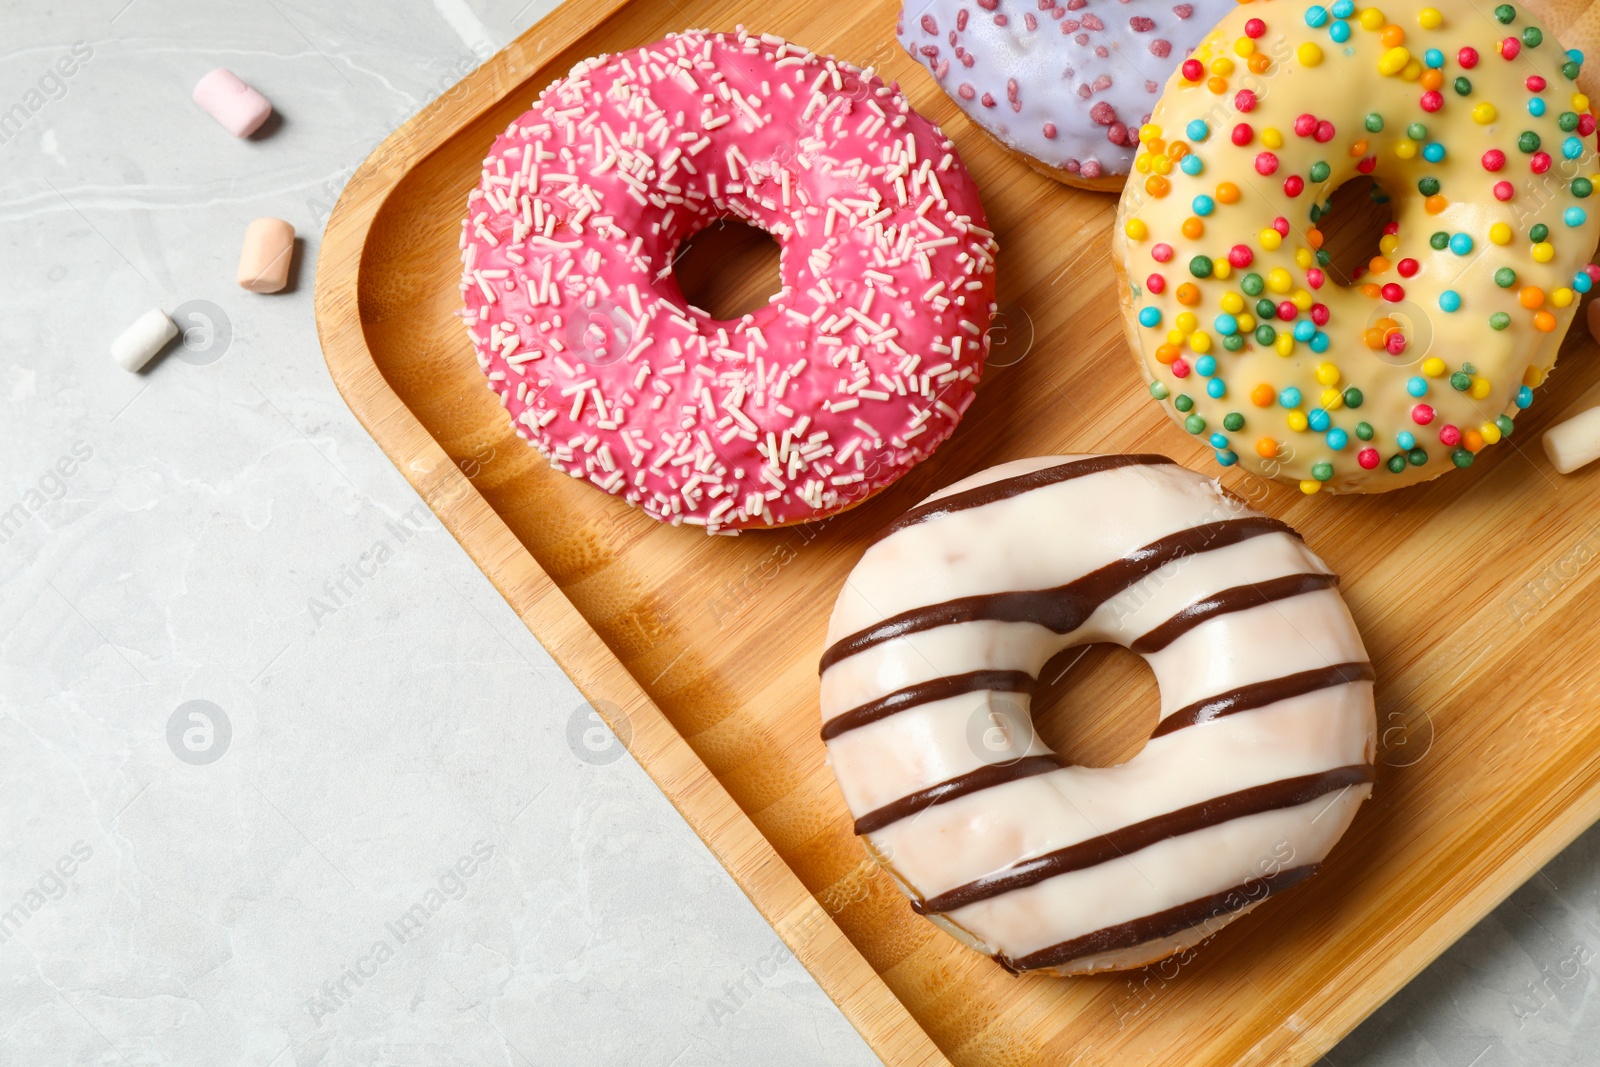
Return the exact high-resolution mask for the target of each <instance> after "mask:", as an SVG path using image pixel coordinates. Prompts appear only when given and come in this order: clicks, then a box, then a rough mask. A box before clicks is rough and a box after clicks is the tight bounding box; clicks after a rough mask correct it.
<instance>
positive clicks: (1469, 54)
mask: <svg viewBox="0 0 1600 1067" xmlns="http://www.w3.org/2000/svg"><path fill="white" fill-rule="evenodd" d="M1456 62H1457V63H1460V64H1461V65H1462V66H1463V67H1465V68H1466V69H1467V70H1471V69H1472V68H1473V67H1476V66H1477V65H1478V50H1477V49H1476V48H1463V49H1462V50H1461V51H1459V52H1457V53H1456ZM1530 88H1531V87H1530ZM1534 92H1538V90H1537V89H1535V90H1534Z"/></svg>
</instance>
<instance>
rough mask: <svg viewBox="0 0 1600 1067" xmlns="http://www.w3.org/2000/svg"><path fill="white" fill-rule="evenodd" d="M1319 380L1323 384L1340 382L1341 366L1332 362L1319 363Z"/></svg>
mask: <svg viewBox="0 0 1600 1067" xmlns="http://www.w3.org/2000/svg"><path fill="white" fill-rule="evenodd" d="M1317 381H1319V382H1321V383H1322V384H1323V385H1338V384H1339V368H1338V367H1335V366H1334V365H1333V364H1332V363H1319V364H1317Z"/></svg>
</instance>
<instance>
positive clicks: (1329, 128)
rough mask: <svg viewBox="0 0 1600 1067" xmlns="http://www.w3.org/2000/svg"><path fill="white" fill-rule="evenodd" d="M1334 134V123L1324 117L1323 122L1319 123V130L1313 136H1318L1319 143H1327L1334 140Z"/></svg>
mask: <svg viewBox="0 0 1600 1067" xmlns="http://www.w3.org/2000/svg"><path fill="white" fill-rule="evenodd" d="M1333 135H1334V128H1333V123H1331V122H1329V121H1328V120H1327V119H1323V120H1322V121H1321V122H1319V123H1317V132H1316V133H1314V134H1312V135H1311V136H1312V137H1314V138H1316V141H1317V143H1318V144H1327V143H1328V142H1329V141H1331V140H1333Z"/></svg>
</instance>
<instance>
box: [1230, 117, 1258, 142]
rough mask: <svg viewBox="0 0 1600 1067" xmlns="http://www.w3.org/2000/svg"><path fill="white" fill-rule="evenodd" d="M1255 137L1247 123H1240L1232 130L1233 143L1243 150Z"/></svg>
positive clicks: (1254, 132) (1253, 131)
mask: <svg viewBox="0 0 1600 1067" xmlns="http://www.w3.org/2000/svg"><path fill="white" fill-rule="evenodd" d="M1255 135H1256V131H1255V130H1252V129H1251V128H1250V124H1249V123H1248V122H1241V123H1239V125H1237V126H1235V127H1234V128H1233V143H1234V144H1236V145H1238V146H1239V147H1240V148H1243V147H1244V146H1245V145H1247V144H1249V143H1250V141H1251V139H1253V138H1254V137H1255Z"/></svg>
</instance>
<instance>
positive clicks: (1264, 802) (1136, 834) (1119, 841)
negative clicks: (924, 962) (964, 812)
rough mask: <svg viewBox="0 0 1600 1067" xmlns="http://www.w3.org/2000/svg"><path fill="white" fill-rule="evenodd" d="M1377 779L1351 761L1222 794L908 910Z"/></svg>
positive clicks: (955, 901) (939, 905)
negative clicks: (1345, 764)
mask: <svg viewBox="0 0 1600 1067" xmlns="http://www.w3.org/2000/svg"><path fill="white" fill-rule="evenodd" d="M1375 777H1376V772H1375V770H1374V768H1373V766H1372V765H1371V764H1370V763H1354V764H1350V765H1348V766H1345V767H1335V768H1334V769H1332V770H1329V771H1323V772H1321V773H1319V774H1303V775H1300V776H1298V777H1295V778H1282V779H1279V780H1278V781H1276V782H1267V783H1266V784H1264V785H1258V786H1252V787H1251V788H1249V789H1241V790H1239V791H1238V792H1236V793H1225V794H1223V795H1222V796H1220V797H1213V798H1211V799H1210V800H1206V801H1202V802H1201V803H1199V804H1191V805H1189V806H1188V807H1186V808H1179V809H1178V810H1177V811H1170V812H1167V813H1166V814H1164V815H1157V816H1155V817H1154V818H1150V819H1145V820H1144V821H1143V822H1136V823H1133V824H1131V825H1129V826H1124V827H1122V828H1121V829H1120V830H1113V831H1112V832H1111V833H1109V834H1102V835H1101V836H1099V837H1091V838H1090V839H1088V840H1087V841H1080V842H1078V843H1077V844H1075V845H1068V846H1067V847H1066V848H1059V849H1056V850H1055V851H1054V852H1047V853H1045V854H1044V855H1042V856H1035V857H1033V858H1032V859H1028V860H1023V861H1022V862H1021V863H1016V864H1013V865H1012V866H1010V867H1007V868H1006V869H1005V870H1002V871H997V872H996V873H994V874H989V875H985V876H984V877H982V878H979V879H977V880H976V881H973V882H968V883H966V884H965V885H959V886H956V887H955V888H954V889H951V890H948V891H947V892H944V893H940V894H938V895H936V896H932V897H929V898H927V899H926V900H923V901H920V902H919V901H913V902H912V910H913V911H916V912H917V913H918V914H923V915H925V914H928V913H930V912H947V911H954V910H956V909H957V908H964V907H966V906H967V905H969V904H976V903H978V902H979V901H982V900H989V899H991V898H993V897H998V896H1001V895H1003V894H1005V893H1010V892H1012V891H1014V890H1017V889H1024V888H1026V887H1028V886H1031V885H1037V884H1038V883H1040V882H1042V881H1044V880H1046V879H1048V878H1054V877H1056V876H1057V875H1061V874H1067V873H1068V872H1071V871H1078V870H1083V869H1084V868H1087V867H1095V866H1098V865H1099V864H1102V863H1106V862H1109V861H1110V860H1113V859H1116V858H1117V857H1119V856H1125V855H1127V854H1128V853H1130V852H1137V851H1138V850H1139V849H1142V848H1148V847H1150V846H1151V845H1154V844H1157V843H1158V842H1161V841H1165V840H1167V839H1168V838H1171V837H1178V836H1181V835H1183V834H1188V833H1193V832H1195V831H1196V830H1204V829H1205V828H1206V827H1208V826H1216V825H1217V824H1219V823H1224V822H1230V821H1232V820H1234V819H1242V818H1245V817H1246V816H1249V815H1259V814H1261V813H1263V812H1268V811H1276V810H1278V809H1280V808H1292V807H1294V806H1295V805H1298V804H1305V803H1307V802H1309V801H1312V800H1315V799H1316V798H1317V797H1320V796H1322V795H1324V794H1326V793H1331V792H1333V791H1335V790H1337V789H1344V788H1346V787H1348V786H1352V785H1363V784H1366V783H1368V782H1371V781H1373V779H1374V778H1375Z"/></svg>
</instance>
